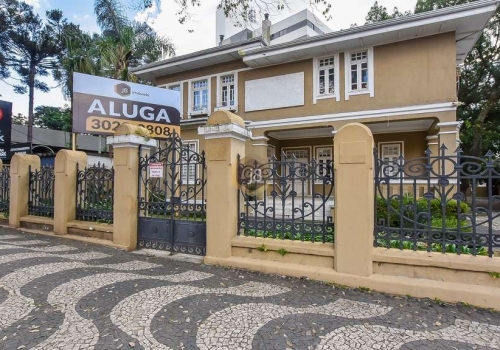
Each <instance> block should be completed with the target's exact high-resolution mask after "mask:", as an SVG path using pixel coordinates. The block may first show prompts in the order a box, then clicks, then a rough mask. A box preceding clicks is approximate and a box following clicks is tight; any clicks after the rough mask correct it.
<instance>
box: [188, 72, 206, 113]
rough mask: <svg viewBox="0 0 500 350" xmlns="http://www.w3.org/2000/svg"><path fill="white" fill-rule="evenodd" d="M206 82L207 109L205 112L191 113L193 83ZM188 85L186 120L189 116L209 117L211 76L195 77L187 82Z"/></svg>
mask: <svg viewBox="0 0 500 350" xmlns="http://www.w3.org/2000/svg"><path fill="white" fill-rule="evenodd" d="M201 80H206V81H207V89H208V96H207V97H208V100H207V108H206V110H205V109H203V110H199V111H193V83H194V82H196V81H201ZM187 83H188V118H191V116H197V115H205V114H206V115H210V113H211V112H212V111H211V109H212V76H211V75H205V76H203V77H197V78H193V79H189V80H187Z"/></svg>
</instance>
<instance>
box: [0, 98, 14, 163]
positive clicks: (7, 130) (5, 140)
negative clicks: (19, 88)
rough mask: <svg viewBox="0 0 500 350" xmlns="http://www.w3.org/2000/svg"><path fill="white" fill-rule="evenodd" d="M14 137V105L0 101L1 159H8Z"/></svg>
mask: <svg viewBox="0 0 500 350" xmlns="http://www.w3.org/2000/svg"><path fill="white" fill-rule="evenodd" d="M11 135H12V103H11V102H7V101H0V159H2V160H3V159H8V158H10V157H9V152H10V143H11Z"/></svg>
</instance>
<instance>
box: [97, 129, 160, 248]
mask: <svg viewBox="0 0 500 350" xmlns="http://www.w3.org/2000/svg"><path fill="white" fill-rule="evenodd" d="M139 135H147V130H146V129H144V128H141V127H138V126H135V125H130V124H122V125H120V126H119V127H118V129H116V132H115V135H114V136H110V137H108V139H107V142H106V143H107V144H108V145H112V146H113V159H114V161H113V166H114V171H115V177H114V198H113V202H114V203H113V242H114V243H115V244H116V245H119V246H121V247H122V248H123V249H125V250H127V251H129V250H134V249H136V248H137V216H138V199H137V195H138V191H139V186H138V184H139V160H140V159H139V146H141V149H142V150H143V151H146V152H149V150H150V149H151V148H152V147H156V141H155V140H149V139H146V138H145V137H143V136H139Z"/></svg>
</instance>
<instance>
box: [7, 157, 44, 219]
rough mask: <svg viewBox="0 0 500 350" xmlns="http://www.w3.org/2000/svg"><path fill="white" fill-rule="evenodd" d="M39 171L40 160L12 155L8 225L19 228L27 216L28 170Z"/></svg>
mask: <svg viewBox="0 0 500 350" xmlns="http://www.w3.org/2000/svg"><path fill="white" fill-rule="evenodd" d="M30 166H31V171H34V170H39V169H40V158H39V157H38V156H34V155H29V154H14V156H13V157H12V160H11V161H10V204H9V225H10V226H11V227H19V226H20V224H21V220H20V219H21V218H22V217H23V216H26V215H28V192H29V169H30Z"/></svg>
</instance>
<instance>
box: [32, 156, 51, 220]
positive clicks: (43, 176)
mask: <svg viewBox="0 0 500 350" xmlns="http://www.w3.org/2000/svg"><path fill="white" fill-rule="evenodd" d="M54 181H55V176H54V167H51V166H42V167H41V168H40V169H36V170H34V171H32V170H31V166H30V167H29V194H28V213H29V214H30V215H35V216H44V217H50V218H53V217H54V187H55V186H54Z"/></svg>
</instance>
